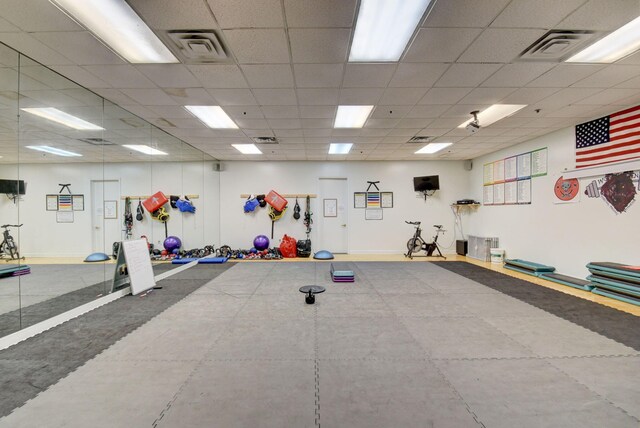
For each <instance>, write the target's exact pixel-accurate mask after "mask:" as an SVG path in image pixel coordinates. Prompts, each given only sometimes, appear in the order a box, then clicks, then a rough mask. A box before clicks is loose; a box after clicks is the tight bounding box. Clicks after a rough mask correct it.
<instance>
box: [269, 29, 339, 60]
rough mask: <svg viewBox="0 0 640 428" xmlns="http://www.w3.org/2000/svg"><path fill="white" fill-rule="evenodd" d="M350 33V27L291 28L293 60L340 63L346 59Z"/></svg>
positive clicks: (290, 38)
mask: <svg viewBox="0 0 640 428" xmlns="http://www.w3.org/2000/svg"><path fill="white" fill-rule="evenodd" d="M349 33H350V30H348V29H326V28H314V29H290V30H289V40H290V42H291V56H292V58H293V62H295V63H339V62H344V61H346V59H347V48H348V46H349ZM280 62H283V61H280ZM286 62H288V61H286Z"/></svg>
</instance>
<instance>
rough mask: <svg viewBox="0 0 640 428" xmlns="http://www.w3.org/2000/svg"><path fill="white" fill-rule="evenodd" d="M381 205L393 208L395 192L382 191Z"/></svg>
mask: <svg viewBox="0 0 640 428" xmlns="http://www.w3.org/2000/svg"><path fill="white" fill-rule="evenodd" d="M380 207H381V208H393V192H380Z"/></svg>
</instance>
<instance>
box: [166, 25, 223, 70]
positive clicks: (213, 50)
mask: <svg viewBox="0 0 640 428" xmlns="http://www.w3.org/2000/svg"><path fill="white" fill-rule="evenodd" d="M165 37H166V38H168V40H169V41H170V42H171V47H172V48H173V50H174V53H176V54H178V55H179V56H180V59H181V60H182V62H183V63H186V64H209V63H217V62H227V61H230V60H231V58H230V57H229V54H227V50H226V49H225V47H224V44H223V43H222V40H220V38H219V37H218V35H217V34H216V32H215V31H213V30H171V31H167V32H166V35H165Z"/></svg>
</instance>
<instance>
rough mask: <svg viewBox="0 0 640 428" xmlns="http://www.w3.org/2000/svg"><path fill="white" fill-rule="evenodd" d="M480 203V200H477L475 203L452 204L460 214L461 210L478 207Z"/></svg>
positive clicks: (453, 208) (452, 207)
mask: <svg viewBox="0 0 640 428" xmlns="http://www.w3.org/2000/svg"><path fill="white" fill-rule="evenodd" d="M480 205H481V204H480V202H476V203H475V204H451V209H452V210H455V212H456V214H458V213H459V212H460V211H461V210H464V209H468V210H469V211H470V210H471V209H472V208H478V207H479V206H480Z"/></svg>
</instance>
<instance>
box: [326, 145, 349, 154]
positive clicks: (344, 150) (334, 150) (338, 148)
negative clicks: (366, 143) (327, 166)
mask: <svg viewBox="0 0 640 428" xmlns="http://www.w3.org/2000/svg"><path fill="white" fill-rule="evenodd" d="M351 146H353V144H351V143H331V145H330V146H329V154H330V155H346V154H348V153H349V152H350V151H351Z"/></svg>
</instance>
